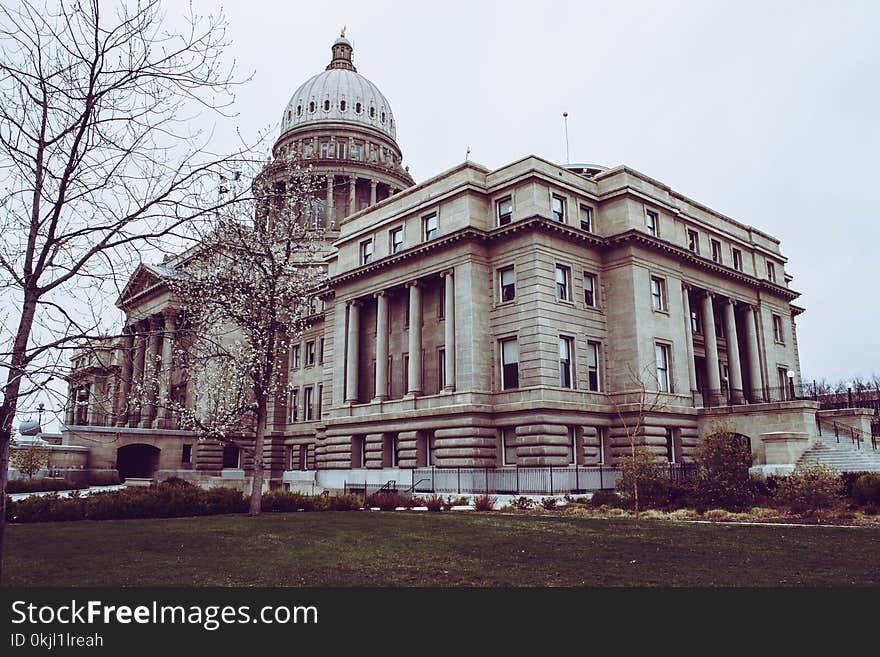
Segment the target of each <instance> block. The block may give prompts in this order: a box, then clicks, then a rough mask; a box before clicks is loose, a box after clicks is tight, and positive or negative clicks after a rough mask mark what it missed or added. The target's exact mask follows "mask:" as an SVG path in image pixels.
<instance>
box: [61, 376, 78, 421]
mask: <svg viewBox="0 0 880 657" xmlns="http://www.w3.org/2000/svg"><path fill="white" fill-rule="evenodd" d="M76 389H77V385H76V381H74V380H73V379H70V380H69V381H68V382H67V406H66V407H65V409H64V424H65V425H67V426H71V425H72V424H74V422H75V421H76V419H75V418H76V415H75V414H76Z"/></svg>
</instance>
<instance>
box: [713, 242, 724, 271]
mask: <svg viewBox="0 0 880 657" xmlns="http://www.w3.org/2000/svg"><path fill="white" fill-rule="evenodd" d="M712 262H717V263H718V264H719V265H721V264H724V263H723V262H722V259H721V242H719V241H718V240H712Z"/></svg>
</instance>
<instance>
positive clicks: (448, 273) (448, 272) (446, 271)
mask: <svg viewBox="0 0 880 657" xmlns="http://www.w3.org/2000/svg"><path fill="white" fill-rule="evenodd" d="M447 276H453V277H454V276H455V269H453V268H452V267H450V268H449V269H444V270H443V271H441V272H440V278H446V277H447Z"/></svg>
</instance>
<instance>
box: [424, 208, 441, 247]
mask: <svg viewBox="0 0 880 657" xmlns="http://www.w3.org/2000/svg"><path fill="white" fill-rule="evenodd" d="M422 227H423V228H424V233H425V241H426V242H429V241H430V240H432V239H434V238H435V237H437V232H438V231H439V229H440V222H439V221H438V219H437V213H436V212H432V213H431V214H429V215H426V216H424V217H422Z"/></svg>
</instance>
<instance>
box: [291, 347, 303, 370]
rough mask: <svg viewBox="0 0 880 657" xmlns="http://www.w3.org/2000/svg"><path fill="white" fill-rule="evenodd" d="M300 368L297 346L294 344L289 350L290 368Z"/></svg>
mask: <svg viewBox="0 0 880 657" xmlns="http://www.w3.org/2000/svg"><path fill="white" fill-rule="evenodd" d="M300 366H301V362H300V358H299V345H298V344H295V345H293V346H292V347H291V348H290V368H291V369H294V370H298V369H299V368H300Z"/></svg>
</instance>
